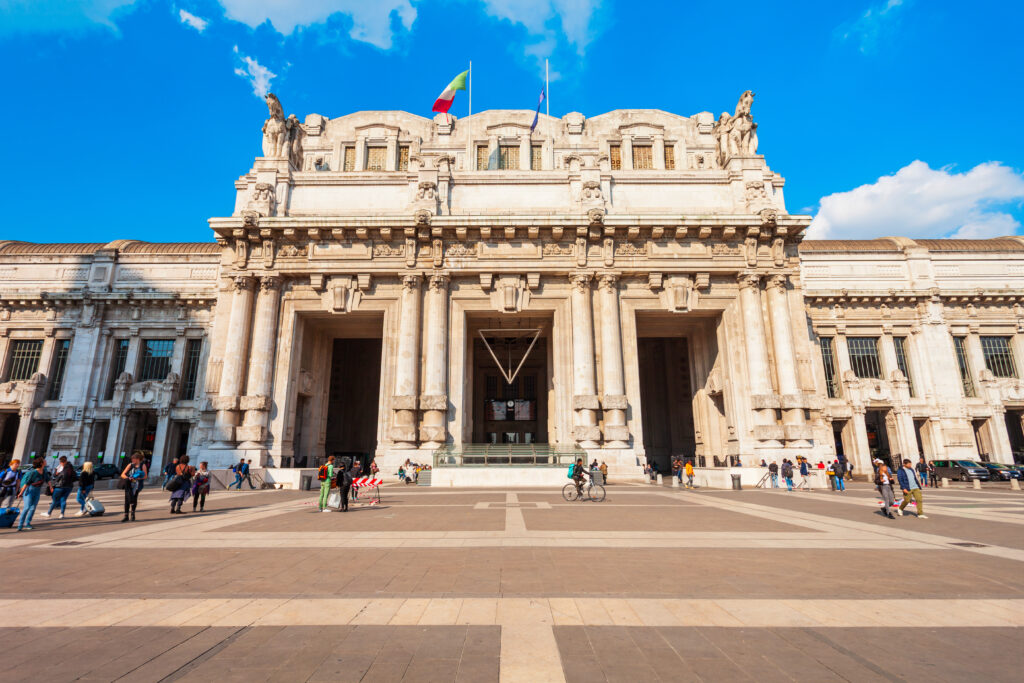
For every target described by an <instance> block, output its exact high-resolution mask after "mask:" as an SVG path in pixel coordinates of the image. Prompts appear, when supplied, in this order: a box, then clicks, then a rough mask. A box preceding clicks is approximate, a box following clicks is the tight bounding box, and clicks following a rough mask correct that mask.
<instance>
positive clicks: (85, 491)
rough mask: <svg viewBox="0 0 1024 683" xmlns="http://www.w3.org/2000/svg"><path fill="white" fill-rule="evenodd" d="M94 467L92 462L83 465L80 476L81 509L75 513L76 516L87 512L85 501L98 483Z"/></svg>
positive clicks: (79, 502) (79, 496)
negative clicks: (93, 471)
mask: <svg viewBox="0 0 1024 683" xmlns="http://www.w3.org/2000/svg"><path fill="white" fill-rule="evenodd" d="M92 468H93V465H92V463H91V462H87V463H85V464H84V465H82V474H81V475H79V477H78V506H79V508H80V509H79V511H78V512H76V513H75V517H81V516H82V515H84V514H85V501H87V500H89V496H90V495H92V488H93V486H95V485H96V475H95V474H93V473H92Z"/></svg>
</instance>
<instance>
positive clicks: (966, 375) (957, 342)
mask: <svg viewBox="0 0 1024 683" xmlns="http://www.w3.org/2000/svg"><path fill="white" fill-rule="evenodd" d="M966 343H967V338H966V337H953V348H954V349H956V364H957V365H958V366H959V367H960V381H961V383H963V387H964V396H966V397H968V398H973V397H974V396H975V395H976V394H975V391H974V379H973V378H972V377H971V366H970V365H969V364H968V363H967V348H966Z"/></svg>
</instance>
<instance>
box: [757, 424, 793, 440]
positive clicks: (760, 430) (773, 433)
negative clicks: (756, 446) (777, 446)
mask: <svg viewBox="0 0 1024 683" xmlns="http://www.w3.org/2000/svg"><path fill="white" fill-rule="evenodd" d="M754 438H755V439H758V440H759V441H782V440H783V439H785V438H786V432H785V430H784V429H783V428H782V425H757V426H755V427H754Z"/></svg>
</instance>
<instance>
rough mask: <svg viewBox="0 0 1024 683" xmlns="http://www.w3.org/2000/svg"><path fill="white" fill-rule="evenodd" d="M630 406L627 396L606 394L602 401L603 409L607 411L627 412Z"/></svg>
mask: <svg viewBox="0 0 1024 683" xmlns="http://www.w3.org/2000/svg"><path fill="white" fill-rule="evenodd" d="M628 406H629V402H628V401H627V400H626V395H625V394H605V395H604V397H603V398H602V399H601V407H602V408H604V409H605V410H625V409H626V408H627V407H628Z"/></svg>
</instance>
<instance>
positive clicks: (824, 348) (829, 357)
mask: <svg viewBox="0 0 1024 683" xmlns="http://www.w3.org/2000/svg"><path fill="white" fill-rule="evenodd" d="M818 346H819V347H820V348H821V362H822V363H823V364H824V365H825V389H826V391H828V397H829V398H836V397H837V396H839V382H838V381H837V377H836V357H835V353H834V352H833V350H832V337H818Z"/></svg>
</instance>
